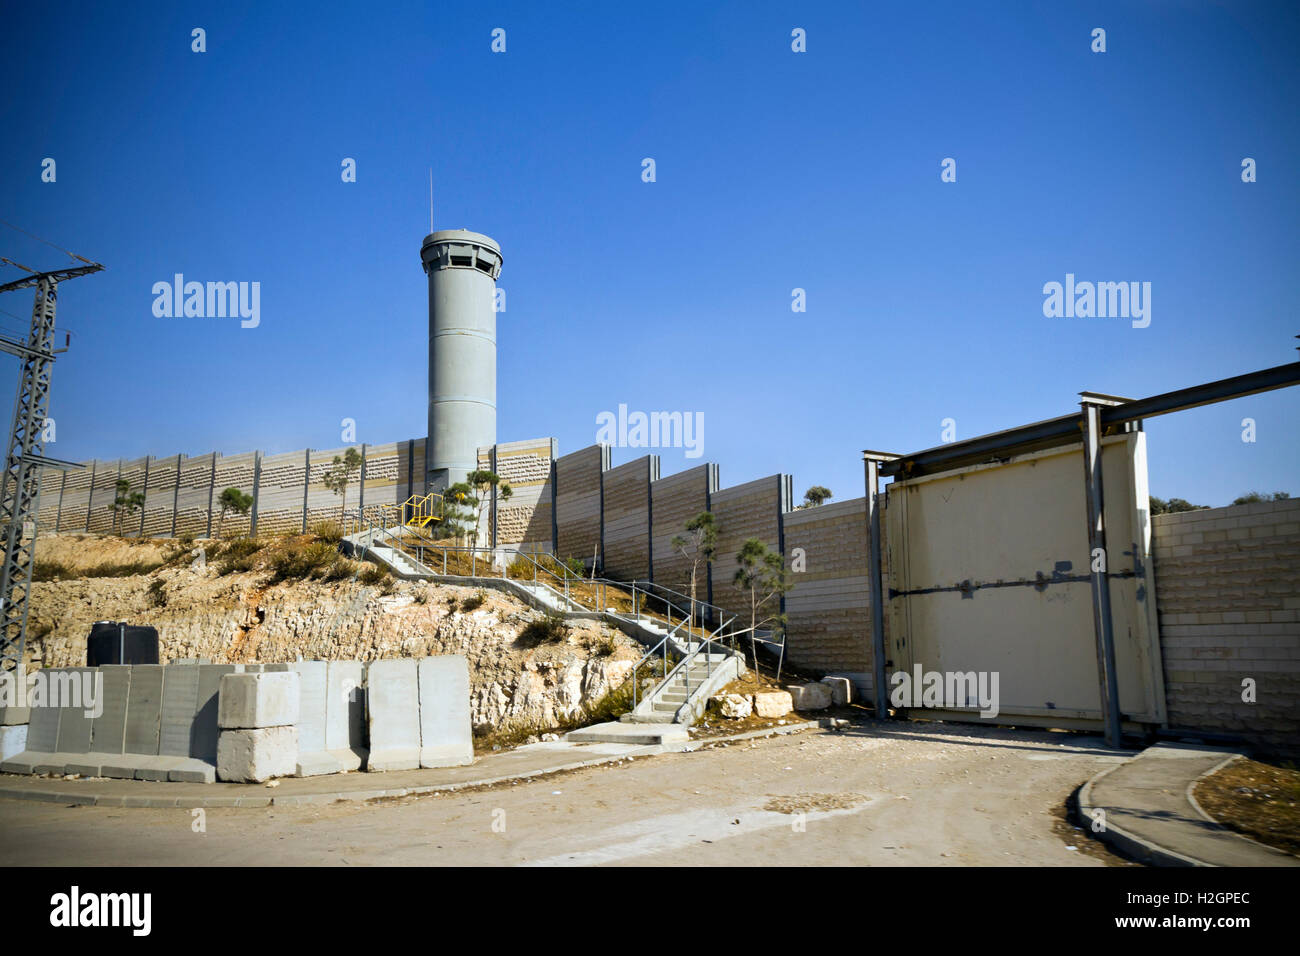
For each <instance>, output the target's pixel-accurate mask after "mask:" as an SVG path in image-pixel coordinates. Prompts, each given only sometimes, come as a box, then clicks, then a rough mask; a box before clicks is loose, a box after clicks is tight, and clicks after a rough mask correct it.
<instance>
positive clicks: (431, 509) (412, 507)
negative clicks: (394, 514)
mask: <svg viewBox="0 0 1300 956" xmlns="http://www.w3.org/2000/svg"><path fill="white" fill-rule="evenodd" d="M401 509H402V514H403V515H405V520H404V521H403V522H402V523H403V524H404V525H406V526H407V527H408V528H419V529H421V530H423V529H424V528H427V527H428V526H429V525H430V524H432V523H433V522H435V521H441V520H442V518H443V516H444V514H445V511H444V501H443V497H442V495H439V494H432V493H431V494H427V495H411V497H409V498H407V499H406V501H404V502H403V503H402V505H401Z"/></svg>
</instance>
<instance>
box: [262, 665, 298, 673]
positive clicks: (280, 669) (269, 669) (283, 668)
mask: <svg viewBox="0 0 1300 956" xmlns="http://www.w3.org/2000/svg"><path fill="white" fill-rule="evenodd" d="M291 670H293V665H292V664H263V665H262V673H264V674H284V673H287V672H288V671H291Z"/></svg>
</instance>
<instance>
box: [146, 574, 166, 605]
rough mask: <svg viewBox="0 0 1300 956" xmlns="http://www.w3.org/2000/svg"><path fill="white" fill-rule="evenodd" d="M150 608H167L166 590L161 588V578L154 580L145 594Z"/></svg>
mask: <svg viewBox="0 0 1300 956" xmlns="http://www.w3.org/2000/svg"><path fill="white" fill-rule="evenodd" d="M145 596H146V598H147V599H148V601H149V606H150V607H166V606H167V589H166V588H165V587H164V586H163V582H162V578H154V579H153V581H152V582H150V584H149V590H148V591H146V592H145Z"/></svg>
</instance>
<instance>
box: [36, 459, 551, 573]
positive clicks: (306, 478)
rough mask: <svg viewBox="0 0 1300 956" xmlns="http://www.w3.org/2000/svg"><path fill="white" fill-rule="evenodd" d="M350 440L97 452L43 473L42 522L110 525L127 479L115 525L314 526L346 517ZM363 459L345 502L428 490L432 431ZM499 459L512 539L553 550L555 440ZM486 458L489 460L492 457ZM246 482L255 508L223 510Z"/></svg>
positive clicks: (147, 530)
mask: <svg viewBox="0 0 1300 956" xmlns="http://www.w3.org/2000/svg"><path fill="white" fill-rule="evenodd" d="M347 447H349V446H344V447H340V448H331V449H326V450H317V449H302V450H299V451H291V452H284V453H281V454H274V455H268V454H264V453H262V452H260V451H250V452H243V453H240V454H236V455H221V454H219V453H217V452H208V453H205V454H202V455H194V456H186V455H171V456H166V457H161V458H159V457H154V456H148V457H145V458H138V459H135V460H134V461H125V460H119V461H88V462H84V463H83V466H84V467H83V469H82V470H80V471H71V472H55V471H52V470H46V471H45V472H44V473H43V474H42V477H41V501H40V510H39V512H38V523H39V530H40V531H41V532H49V531H82V532H85V531H92V532H101V533H110V532H112V531H114V530H115V528H114V515H113V502H114V500H115V498H116V485H117V481H118V479H124V480H126V481H129V482H130V483H131V491H132V492H140V493H142V494H143V495H144V496H145V503H144V507H143V508H142V509H141V510H140V511H139V512H138V513H136V514H135V515H129V516H124V517H122V518H120V519H118V521H117V523H116V530H117V531H119V532H120V533H123V534H126V535H137V534H139V535H146V536H152V537H157V536H168V535H173V534H174V535H186V534H188V535H194V536H195V537H206V536H208V535H210V534H211V535H216V534H217V533H218V532H220V533H221V534H222V535H224V536H225V537H231V536H233V535H246V534H267V533H271V534H278V533H284V532H301V531H303V530H304V529H308V530H310V529H311V528H312V527H313V526H314V525H315V524H317V523H319V522H322V521H332V520H337V519H338V518H339V515H340V513H341V511H342V508H343V506H344V504H345V500H344V498H343V496H341V495H338V494H335V493H334V492H332V491H330V490H329V489H328V488H326V487H325V485H324V477H325V474H326V472H328V471H329V469H330V468H331V467H333V461H334V458H335V456H339V457H342V455H343V454H344V453H345V452H346V451H347ZM350 447H353V448H355V449H356V450H357V451H358V452H359V453H360V454H361V456H362V465H361V468H360V469H359V470H358V471H357V472H354V473H353V475H352V480H351V482H350V483H349V484H348V489H347V497H346V505H347V508H348V510H353V509H356V508H358V507H359V506H361V505H365V504H392V505H395V504H401V503H402V502H404V501H406V500H407V498H409V497H410V496H411V495H412V494H422V493H423V491H424V484H423V477H422V476H423V469H424V439H423V438H417V439H410V440H408V441H402V442H390V443H388V444H382V445H366V444H357V445H353V446H350ZM495 448H496V449H497V452H498V454H499V456H500V459H499V463H498V467H499V468H501V469H502V470H503V471H504V472H505V474H506V480H507V481H510V482H511V483H512V485H513V486H514V487H515V491H516V494H517V495H518V496H519V497H518V500H517V501H512V502H511V503H510V504H509V506H508V508H507V509H503V511H502V515H501V519H502V521H504V523H505V525H506V527H507V528H508V529H510V530H509V534H510V537H509V538H506V539H503V540H504V541H505V543H519V542H524V541H528V542H532V543H533V544H534V547H533V550H544V551H549V550H551V537H552V535H551V502H550V462H551V458H552V457H553V456H554V440H553V439H549V438H545V439H534V440H532V441H528V442H514V443H511V444H509V445H498V446H495ZM484 467H490V466H489V465H488V464H487V463H486V462H485V463H484ZM226 488H238V489H240V490H241V491H243V492H244V493H245V494H247V495H250V496H251V497H252V498H253V506H252V508H251V509H250V511H249V513H248V514H247V515H237V514H235V513H233V512H228V513H227V514H226V515H225V516H224V518H223V517H222V515H221V506H220V503H219V500H220V497H221V492H222V491H224V490H225V489H226Z"/></svg>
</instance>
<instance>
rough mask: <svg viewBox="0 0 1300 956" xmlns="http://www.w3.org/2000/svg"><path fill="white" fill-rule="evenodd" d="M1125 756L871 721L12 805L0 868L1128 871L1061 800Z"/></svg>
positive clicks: (0, 841)
mask: <svg viewBox="0 0 1300 956" xmlns="http://www.w3.org/2000/svg"><path fill="white" fill-rule="evenodd" d="M1120 759H1122V757H1120V756H1117V755H1115V754H1114V753H1113V752H1111V751H1108V750H1107V749H1106V748H1105V747H1104V744H1103V743H1102V742H1101V741H1100V740H1099V739H1098V738H1092V737H1081V736H1075V735H1072V734H1061V733H1038V732H1015V731H1006V730H996V729H984V728H959V727H956V726H951V725H940V724H931V725H927V724H908V725H895V726H894V727H891V728H890V729H888V730H882V729H881V728H880V727H879V726H875V725H866V726H864V727H861V728H853V729H850V730H848V731H846V732H843V733H835V732H805V733H802V734H797V735H791V736H785V737H772V738H764V739H761V740H757V741H753V742H749V741H746V742H740V743H733V744H730V745H728V746H715V747H712V748H710V749H707V750H701V751H698V752H696V753H686V754H666V755H661V756H654V757H642V758H638V759H635V760H632V761H629V762H624V763H622V764H620V765H615V766H608V767H600V768H594V769H588V770H580V771H575V772H572V773H565V774H560V775H555V776H550V777H546V778H542V779H538V780H533V781H529V782H526V783H519V784H515V785H506V786H499V787H496V788H493V789H484V790H478V791H472V792H461V793H452V794H447V795H443V796H427V797H419V798H401V799H398V800H395V801H391V802H377V803H371V804H345V803H337V804H331V805H328V806H321V807H303V808H271V809H264V810H233V809H232V810H207V811H204V812H203V813H202V817H201V818H200V817H198V816H196V814H198V813H200V811H192V810H143V809H139V810H136V809H116V808H106V807H105V808H99V807H62V806H53V805H45V804H35V803H26V802H17V801H10V800H4V801H0V865H3V866H20V865H38V866H39V865H47V864H52V865H74V866H87V865H89V866H95V865H118V866H120V865H130V864H162V865H200V866H245V865H277V864H297V865H406V864H414V865H440V864H452V865H480V864H487V865H507V866H509V865H531V866H544V865H591V864H612V865H618V864H633V865H668V866H683V865H685V866H692V865H729V866H735V865H764V864H768V865H772V864H776V865H796V866H802V865H807V866H815V865H822V864H838V865H844V864H850V865H952V866H961V865H1008V866H1010V865H1031V866H1037V865H1082V866H1101V865H1106V864H1107V863H1115V862H1119V861H1118V860H1117V858H1114V857H1111V856H1110V855H1109V854H1108V853H1106V852H1105V851H1103V850H1099V849H1097V847H1098V845H1097V844H1095V843H1093V842H1092V841H1090V840H1089V839H1088V838H1087V837H1086V836H1085V835H1084V834H1082V833H1079V832H1076V831H1074V830H1073V829H1072V828H1071V827H1069V826H1068V825H1067V824H1064V823H1063V822H1061V820H1060V816H1061V808H1062V807H1063V806H1064V804H1065V801H1066V799H1067V797H1068V796H1069V794H1070V793H1071V792H1072V791H1073V790H1074V789H1075V788H1076V787H1077V786H1078V785H1079V784H1081V783H1082V782H1083V781H1084V780H1086V779H1088V778H1089V777H1090V776H1092V775H1093V774H1095V773H1097V772H1098V771H1099V770H1102V769H1104V768H1105V767H1107V766H1110V765H1111V764H1112V763H1114V762H1116V761H1117V760H1120ZM1076 838H1077V839H1076ZM1071 846H1075V847H1078V848H1077V849H1070V847H1071Z"/></svg>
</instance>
